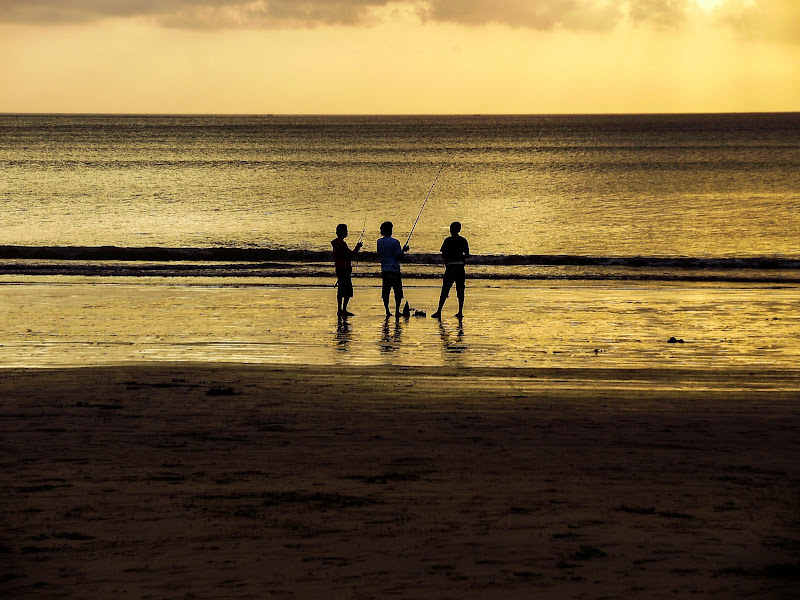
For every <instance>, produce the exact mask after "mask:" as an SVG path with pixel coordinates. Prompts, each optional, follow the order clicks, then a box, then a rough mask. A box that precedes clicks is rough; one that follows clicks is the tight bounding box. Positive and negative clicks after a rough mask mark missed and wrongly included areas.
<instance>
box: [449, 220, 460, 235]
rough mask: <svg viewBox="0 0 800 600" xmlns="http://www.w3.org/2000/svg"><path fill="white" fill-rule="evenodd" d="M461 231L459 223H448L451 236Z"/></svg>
mask: <svg viewBox="0 0 800 600" xmlns="http://www.w3.org/2000/svg"><path fill="white" fill-rule="evenodd" d="M459 231H461V223H459V222H458V221H453V222H452V223H450V234H451V235H458V232H459Z"/></svg>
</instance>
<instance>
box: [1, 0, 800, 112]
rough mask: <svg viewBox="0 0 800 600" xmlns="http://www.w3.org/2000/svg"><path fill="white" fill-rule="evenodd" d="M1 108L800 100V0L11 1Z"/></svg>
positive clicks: (793, 104) (479, 107)
mask: <svg viewBox="0 0 800 600" xmlns="http://www.w3.org/2000/svg"><path fill="white" fill-rule="evenodd" d="M0 87H2V93H0V112H103V113H119V112H124V113H275V114H286V113H289V114H310V113H316V114H337V113H342V114H353V113H355V114H388V113H424V114H435V113H447V114H457V113H467V114H470V113H526V114H528V113H618V112H740V111H800V0H418V1H417V0H408V1H406V0H398V1H386V0H308V1H306V0H302V1H301V0H0Z"/></svg>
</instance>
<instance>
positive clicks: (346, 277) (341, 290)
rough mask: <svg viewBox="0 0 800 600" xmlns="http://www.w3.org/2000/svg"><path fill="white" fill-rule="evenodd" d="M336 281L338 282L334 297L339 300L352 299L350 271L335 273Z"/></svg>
mask: <svg viewBox="0 0 800 600" xmlns="http://www.w3.org/2000/svg"><path fill="white" fill-rule="evenodd" d="M336 280H337V281H338V282H339V285H338V286H337V287H338V289H337V290H336V295H337V296H339V297H340V298H352V297H353V280H352V279H351V278H350V271H347V272H343V271H336Z"/></svg>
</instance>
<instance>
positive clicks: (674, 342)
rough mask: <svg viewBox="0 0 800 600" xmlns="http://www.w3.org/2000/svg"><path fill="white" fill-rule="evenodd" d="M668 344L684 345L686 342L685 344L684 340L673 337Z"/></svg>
mask: <svg viewBox="0 0 800 600" xmlns="http://www.w3.org/2000/svg"><path fill="white" fill-rule="evenodd" d="M667 343H668V344H683V343H684V342H683V340H682V339H680V338H676V337H675V336H673V337H671V338H669V339H668V340H667Z"/></svg>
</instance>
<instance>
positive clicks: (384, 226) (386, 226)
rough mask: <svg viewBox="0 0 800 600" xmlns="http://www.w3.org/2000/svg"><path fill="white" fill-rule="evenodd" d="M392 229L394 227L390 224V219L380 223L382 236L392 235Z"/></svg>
mask: <svg viewBox="0 0 800 600" xmlns="http://www.w3.org/2000/svg"><path fill="white" fill-rule="evenodd" d="M392 229H394V225H392V222H391V221H385V222H383V223H381V235H383V236H390V235H392Z"/></svg>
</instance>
